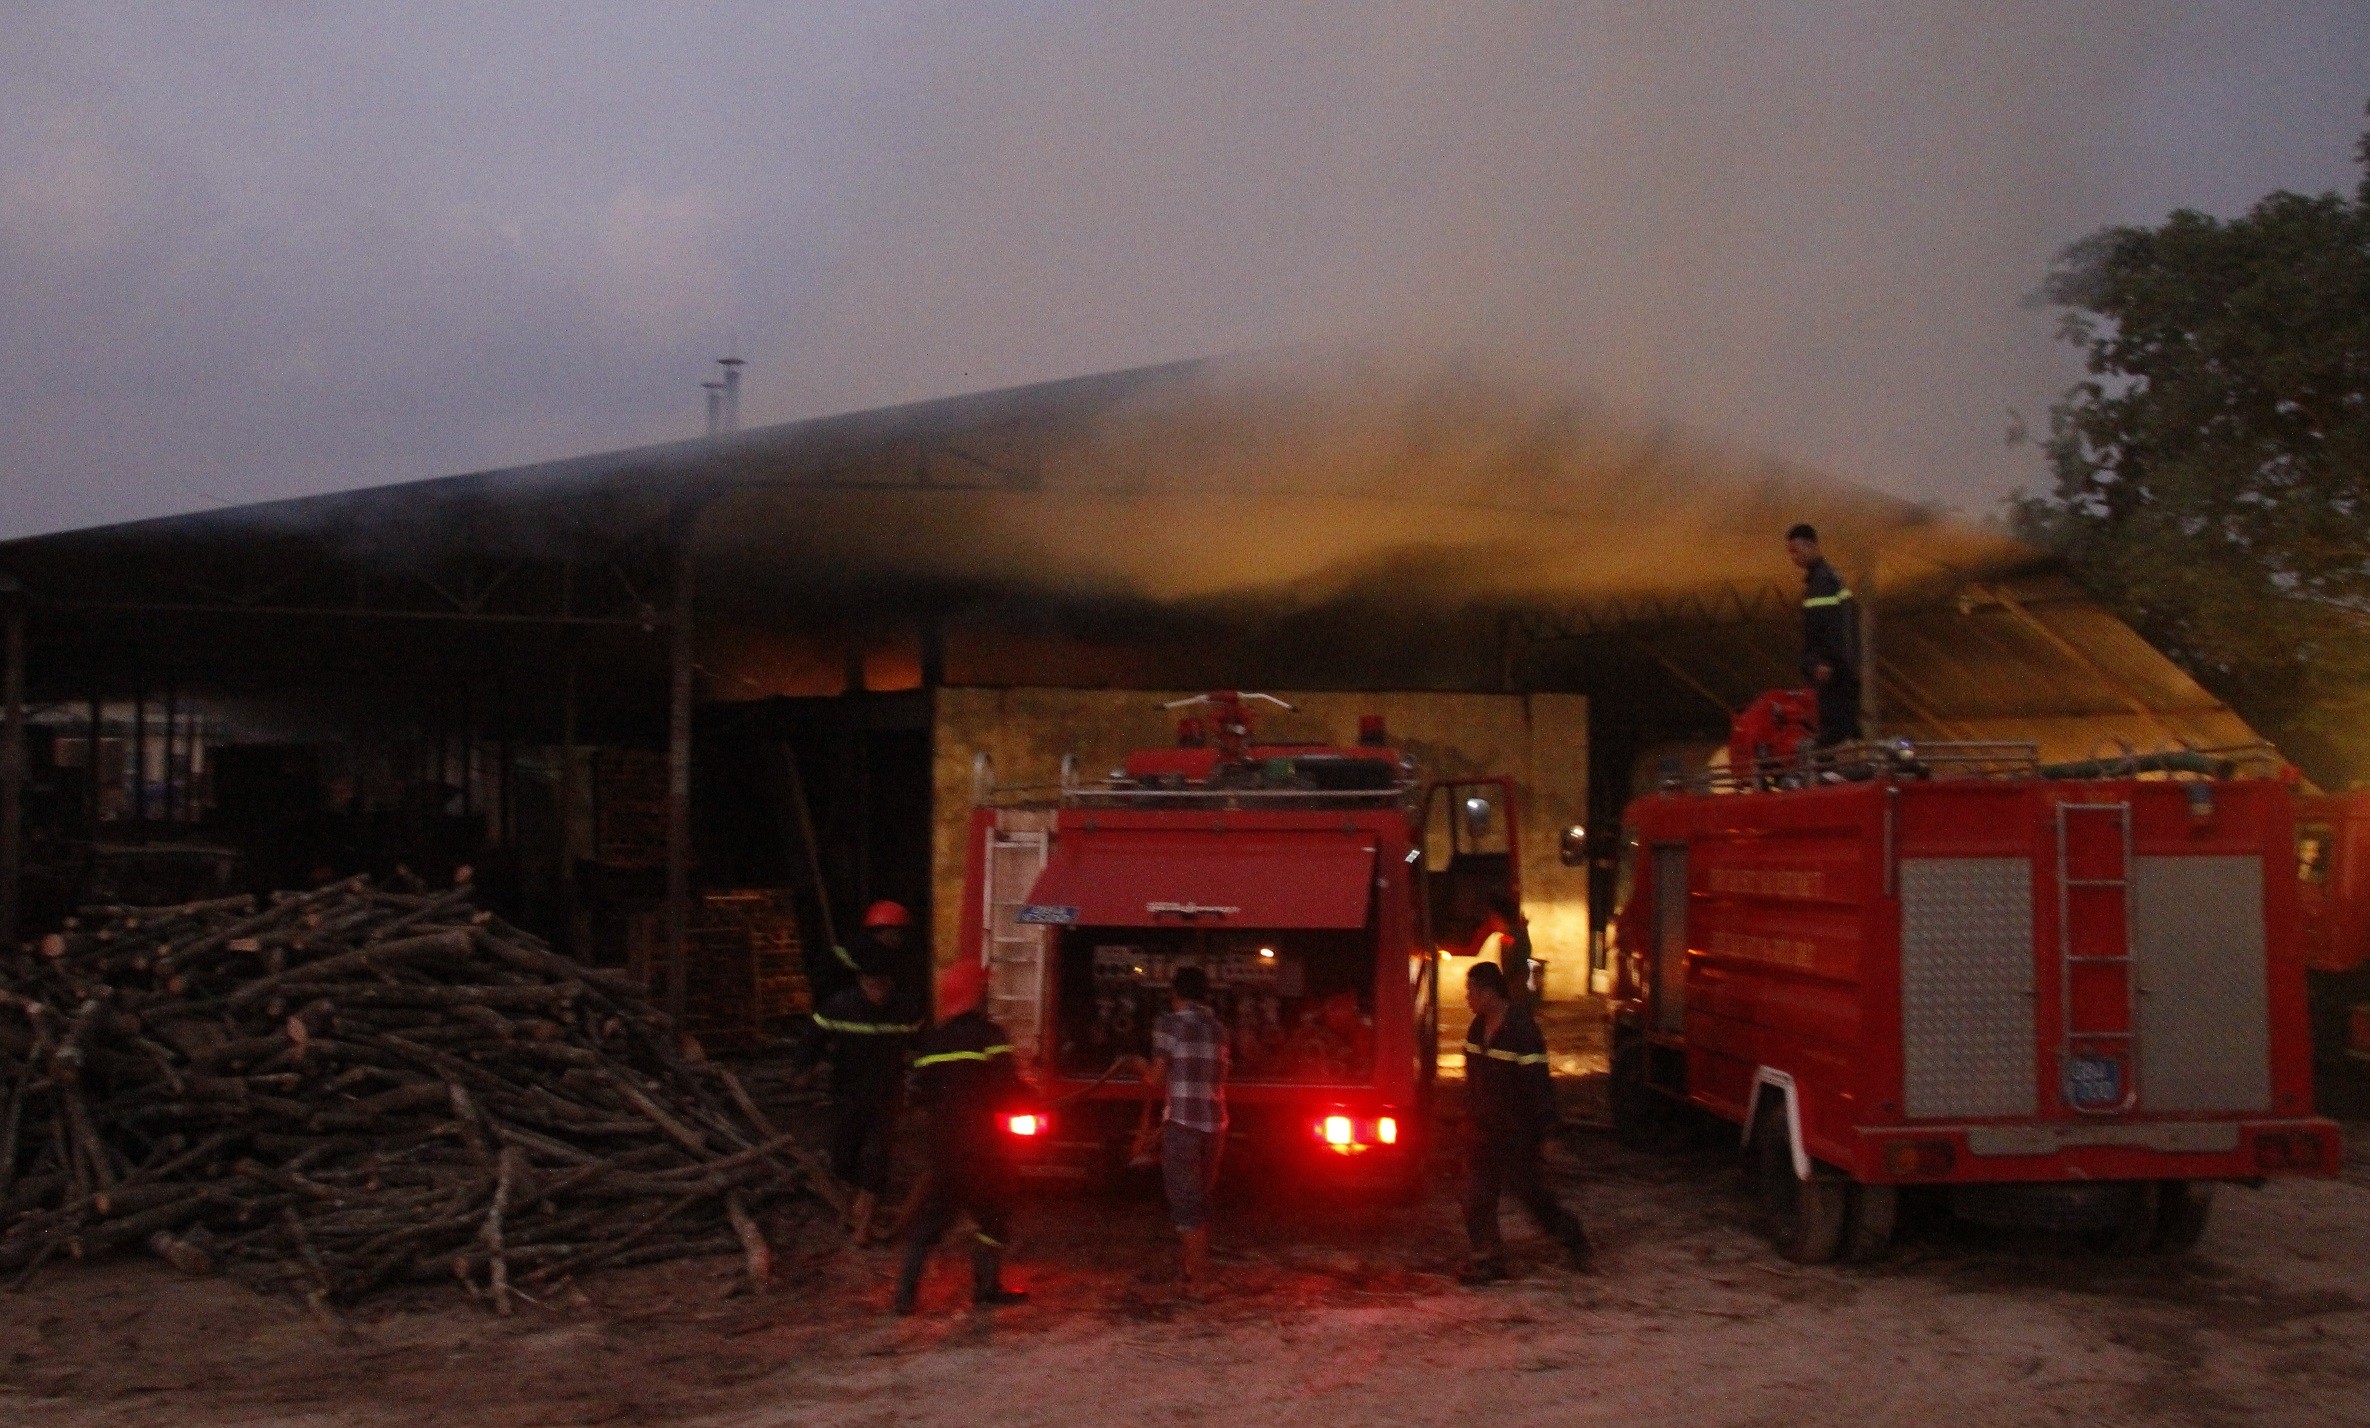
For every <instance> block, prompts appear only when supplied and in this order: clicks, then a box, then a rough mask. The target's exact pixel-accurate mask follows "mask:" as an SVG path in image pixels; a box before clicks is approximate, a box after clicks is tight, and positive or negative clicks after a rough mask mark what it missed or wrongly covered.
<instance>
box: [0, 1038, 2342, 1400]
mask: <svg viewBox="0 0 2370 1428" xmlns="http://www.w3.org/2000/svg"><path fill="white" fill-rule="evenodd" d="M1559 1020H1560V1019H1559ZM1571 1034H1572V1035H1575V1036H1578V1035H1581V1034H1583V1033H1582V1032H1580V1031H1579V1030H1578V1029H1573V1030H1572V1032H1571ZM1573 1055H1574V1062H1575V1064H1576V1065H1585V1064H1586V1063H1587V1062H1589V1061H1590V1060H1591V1059H1592V1058H1591V1057H1590V1056H1589V1054H1588V1052H1587V1051H1586V1050H1585V1049H1584V1050H1582V1051H1580V1052H1577V1053H1574V1054H1573ZM1594 1080H1595V1078H1593V1077H1580V1078H1574V1079H1573V1080H1572V1081H1571V1082H1570V1083H1569V1085H1568V1089H1569V1092H1570V1095H1571V1098H1572V1103H1573V1104H1572V1109H1573V1112H1574V1115H1575V1118H1576V1119H1578V1120H1582V1121H1585V1120H1587V1119H1589V1118H1590V1117H1591V1113H1592V1110H1593V1107H1592V1106H1591V1105H1590V1100H1591V1097H1592V1094H1593V1093H1594V1092H1595V1091H1596V1090H1597V1087H1596V1086H1595V1085H1594V1084H1592V1083H1593V1082H1594ZM1447 1099H1448V1100H1449V1101H1450V1102H1451V1108H1450V1110H1449V1111H1448V1113H1449V1114H1453V1099H1454V1097H1453V1092H1452V1094H1451V1096H1450V1097H1448V1098H1447ZM1553 1159H1554V1161H1555V1165H1556V1173H1557V1179H1558V1181H1559V1182H1560V1184H1561V1186H1562V1188H1563V1191H1564V1193H1565V1195H1566V1196H1567V1198H1568V1201H1569V1202H1570V1203H1571V1204H1573V1205H1574V1206H1575V1207H1576V1208H1577V1209H1579V1211H1580V1212H1581V1213H1582V1215H1583V1216H1584V1217H1585V1218H1586V1220H1587V1222H1588V1225H1589V1228H1590V1231H1591V1233H1592V1234H1593V1235H1594V1237H1595V1238H1596V1240H1597V1243H1598V1245H1599V1246H1600V1257H1601V1261H1602V1262H1601V1265H1600V1267H1599V1270H1598V1272H1596V1273H1593V1274H1589V1275H1574V1274H1571V1273H1569V1272H1567V1271H1566V1270H1564V1269H1562V1268H1561V1267H1559V1264H1558V1261H1557V1257H1556V1256H1555V1255H1553V1254H1551V1253H1549V1249H1550V1246H1548V1245H1547V1244H1546V1243H1545V1242H1544V1241H1542V1240H1540V1239H1538V1238H1537V1237H1536V1236H1535V1234H1534V1233H1533V1232H1532V1231H1531V1229H1530V1227H1529V1226H1528V1225H1527V1224H1521V1223H1519V1222H1518V1221H1517V1220H1516V1219H1515V1217H1513V1216H1511V1215H1510V1217H1509V1224H1508V1232H1509V1239H1510V1242H1511V1243H1512V1245H1513V1248H1514V1251H1515V1256H1516V1266H1517V1278H1516V1279H1515V1280H1514V1281H1513V1282H1511V1283H1508V1284H1504V1285H1500V1286H1494V1287H1491V1288H1488V1289H1485V1290H1466V1289H1461V1288H1459V1287H1458V1286H1457V1285H1456V1284H1455V1283H1454V1282H1453V1279H1452V1277H1451V1276H1452V1274H1453V1272H1454V1270H1455V1268H1456V1266H1457V1264H1458V1263H1459V1261H1460V1258H1461V1254H1460V1249H1461V1243H1460V1242H1461V1234H1460V1231H1459V1228H1458V1224H1457V1216H1456V1211H1455V1207H1454V1203H1453V1201H1454V1194H1453V1192H1454V1167H1453V1165H1451V1164H1449V1163H1447V1162H1446V1161H1445V1160H1443V1161H1441V1162H1440V1163H1438V1164H1436V1165H1435V1166H1434V1171H1435V1174H1434V1183H1433V1185H1432V1188H1431V1193H1430V1194H1429V1195H1428V1196H1427V1197H1425V1199H1424V1200H1423V1201H1422V1202H1421V1203H1419V1204H1416V1205H1413V1206H1407V1207H1390V1206H1380V1205H1365V1206H1346V1207H1345V1206H1343V1205H1341V1204H1338V1203H1331V1202H1317V1203H1297V1204H1296V1203H1289V1202H1286V1203H1277V1201H1276V1197H1272V1196H1269V1197H1254V1196H1250V1195H1247V1194H1245V1193H1241V1192H1240V1191H1239V1190H1238V1192H1237V1193H1235V1194H1233V1195H1231V1196H1230V1197H1228V1199H1227V1200H1226V1202H1225V1206H1224V1209H1225V1215H1224V1219H1223V1221H1222V1225H1221V1232H1220V1234H1221V1259H1222V1268H1223V1269H1224V1270H1225V1272H1226V1275H1227V1279H1228V1282H1227V1284H1226V1286H1225V1288H1224V1291H1223V1292H1222V1293H1221V1294H1220V1295H1219V1296H1218V1297H1217V1298H1215V1299H1214V1300H1212V1301H1210V1302H1207V1303H1202V1304H1192V1303H1188V1302H1186V1301H1184V1300H1182V1299H1181V1298H1180V1297H1179V1296H1178V1294H1177V1292H1176V1285H1175V1283H1174V1280H1173V1278H1172V1277H1171V1275H1170V1274H1169V1272H1168V1265H1167V1250H1168V1244H1169V1235H1168V1233H1167V1231H1166V1229H1165V1226H1164V1224H1163V1222H1162V1218H1161V1215H1160V1212H1159V1207H1158V1205H1157V1203H1156V1202H1155V1199H1154V1197H1153V1193H1152V1190H1151V1188H1150V1187H1149V1186H1148V1185H1144V1186H1123V1187H1117V1188H1114V1189H1108V1190H1103V1191H1094V1192H1089V1191H1082V1190H1065V1191H1058V1192H1057V1191H1048V1192H1047V1193H1045V1194H1044V1195H1042V1196H1040V1197H1038V1198H1036V1199H1035V1200H1034V1201H1033V1203H1032V1204H1031V1205H1030V1207H1029V1209H1028V1211H1027V1213H1026V1215H1025V1217H1024V1222H1023V1225H1022V1233H1021V1243H1020V1244H1019V1245H1018V1246H1017V1249H1016V1254H1015V1266H1014V1270H1013V1274H1012V1278H1013V1279H1014V1280H1015V1281H1016V1282H1017V1283H1018V1284H1020V1285H1021V1286H1023V1287H1025V1288H1027V1289H1029V1290H1030V1291H1031V1293H1032V1295H1033V1298H1032V1301H1031V1302H1030V1303H1029V1304H1028V1305H1027V1306H1025V1307H1022V1308H1018V1309H1012V1310H1005V1311H999V1312H997V1313H994V1314H992V1315H985V1316H981V1315H974V1314H971V1313H969V1312H967V1311H966V1310H965V1308H964V1307H963V1301H964V1300H965V1298H966V1297H967V1293H966V1288H965V1286H964V1285H963V1284H960V1283H959V1282H958V1281H959V1280H961V1279H963V1278H964V1275H963V1272H962V1266H961V1265H960V1264H959V1263H958V1261H957V1260H956V1258H955V1257H954V1256H953V1255H951V1254H949V1255H942V1257H941V1261H940V1263H939V1264H938V1265H937V1266H936V1268H935V1270H934V1273H933V1276H932V1279H931V1281H930V1283H929V1286H928V1288H927V1290H926V1292H925V1295H924V1302H923V1313H922V1315H921V1316H920V1317H918V1318H917V1319H914V1320H911V1321H899V1320H896V1319H893V1318H891V1317H889V1316H888V1315H887V1313H886V1312H885V1310H886V1305H887V1300H888V1282H889V1275H890V1273H891V1269H892V1258H891V1255H890V1254H889V1253H888V1252H881V1251H874V1252H868V1253H860V1252H856V1251H853V1250H848V1249H842V1248H835V1247H832V1246H829V1245H822V1244H813V1245H809V1246H807V1247H806V1248H805V1249H804V1250H803V1251H802V1250H796V1249H793V1250H792V1251H791V1252H788V1253H785V1254H784V1255H783V1257H782V1258H783V1261H784V1266H785V1274H784V1278H785V1281H786V1282H785V1283H784V1284H783V1285H782V1287H781V1288H780V1289H779V1290H777V1292H775V1293H773V1294H770V1295H766V1296H762V1297H749V1296H743V1297H727V1291H729V1290H730V1289H731V1288H732V1287H733V1284H734V1280H735V1266H734V1265H732V1264H728V1263H726V1262H724V1261H701V1262H693V1263H689V1264H682V1265H674V1266H659V1267H654V1268H651V1269H647V1270H640V1271H630V1272H625V1273H620V1274H616V1275H612V1276H607V1277H601V1278H596V1279H594V1280H592V1281H590V1282H589V1283H588V1284H587V1285H586V1286H585V1289H586V1291H587V1297H586V1298H584V1299H581V1300H575V1301H572V1302H565V1303H553V1304H551V1305H549V1306H548V1307H546V1308H542V1309H532V1310H528V1311H525V1312H523V1313H522V1315H521V1316H520V1317H518V1318H515V1319H512V1320H508V1321H504V1320H497V1319H494V1318H492V1317H491V1316H489V1315H487V1314H486V1313H485V1312H484V1311H482V1310H480V1309H477V1308H474V1307H472V1306H471V1305H469V1304H468V1303H467V1302H466V1301H465V1300H463V1299H462V1298H461V1297H460V1296H459V1294H458V1293H457V1292H455V1291H451V1290H442V1291H433V1290H422V1291H418V1292H417V1293H415V1294H413V1295H412V1296H410V1297H403V1298H396V1299H391V1300H387V1301H383V1302H378V1303H374V1304H373V1305H371V1306H368V1307H366V1308H365V1309H364V1310H362V1311H361V1312H359V1313H357V1314H355V1315H353V1316H351V1317H350V1318H348V1319H347V1320H345V1321H343V1322H339V1323H335V1324H329V1323H323V1322H318V1321H316V1320H314V1319H313V1318H311V1317H308V1315H307V1314H306V1312H305V1311H304V1309H303V1308H302V1306H299V1305H294V1304H290V1303H287V1302H284V1301H280V1300H269V1299H260V1298H257V1297H256V1296H254V1295H253V1294H250V1293H248V1292H247V1291H245V1290H243V1289H240V1288H238V1287H236V1286H235V1285H231V1284H227V1283H223V1282H220V1281H216V1280H204V1279H187V1278H182V1277H179V1276H176V1275H175V1274H174V1273H173V1272H172V1271H170V1270H169V1269H166V1268H165V1267H163V1266H162V1265H153V1264H149V1263H146V1262H136V1261H122V1262H113V1263H107V1264H100V1265H91V1266H76V1267H70V1268H68V1269H66V1270H65V1271H63V1272H58V1273H52V1274H47V1275H45V1276H44V1277H43V1278H40V1279H37V1280H36V1281H35V1282H34V1283H33V1284H32V1285H31V1286H30V1287H29V1288H28V1289H27V1290H26V1291H25V1292H23V1293H18V1294H9V1293H5V1292H0V1424H6V1425H24V1428H67V1426H68V1425H75V1428H81V1425H99V1424H132V1423H140V1424H148V1423H154V1422H160V1421H161V1422H172V1423H176V1424H189V1425H216V1424H286V1425H298V1424H303V1425H314V1424H321V1425H329V1424H336V1425H349V1424H350V1425H406V1428H425V1425H433V1424H456V1425H457V1424H471V1425H496V1428H510V1426H511V1425H530V1424H532V1425H541V1424H551V1425H568V1424H609V1423H622V1424H655V1423H665V1424H702V1425H707V1424H714V1425H735V1428H738V1425H749V1428H772V1425H790V1424H797V1425H810V1424H811V1425H843V1424H846V1425H853V1424H892V1423H894V1424H949V1425H953V1424H962V1425H973V1426H974V1428H976V1425H980V1424H986V1423H995V1424H1006V1423H1016V1424H1033V1423H1043V1424H1064V1425H1075V1424H1095V1425H1103V1424H1109V1423H1122V1422H1157V1423H1194V1422H1205V1421H1206V1422H1225V1423H1229V1424H1234V1423H1308V1424H1319V1423H1321V1424H1325V1425H1328V1428H1338V1425H1342V1424H1400V1423H1408V1424H1413V1423H1437V1422H1444V1421H1480V1420H1482V1419H1483V1418H1484V1417H1485V1416H1486V1415H1501V1414H1502V1415H1506V1416H1509V1417H1511V1418H1518V1419H1523V1420H1529V1421H1546V1422H1559V1423H1582V1422H1597V1421H1605V1422H1658V1423H1683V1424H1693V1423H1706V1424H1711V1423H1718V1424H1756V1423H1771V1424H1776V1423H1789V1424H1790V1423H1797V1422H1805V1421H1818V1420H1824V1421H1832V1422H1877V1421H1881V1422H1894V1421H1926V1422H1937V1423H1945V1422H1946V1423H1949V1424H1951V1425H1952V1428H1972V1425H1979V1424H2010V1423H2014V1424H2026V1423H2042V1422H2068V1423H2081V1424H2085V1425H2096V1424H2124V1423H2200V1424H2219V1423H2234V1424H2235V1423H2351V1424H2370V1123H2355V1124H2353V1125H2351V1126H2349V1158H2348V1164H2347V1168H2346V1172H2345V1175H2344V1176H2343V1177H2342V1178H2340V1179H2337V1180H2323V1181H2301V1182H2287V1183H2283V1184H2278V1185H2274V1186H2271V1187H2268V1188H2265V1189H2261V1190H2247V1189H2242V1188H2226V1189H2224V1190H2222V1191H2221V1193H2220V1196H2219V1199H2218V1200H2217V1203H2216V1206H2215V1211H2214V1215H2215V1219H2214V1223H2213V1227H2212V1228H2211V1229H2210V1230H2209V1231H2208V1233H2207V1236H2206V1240H2205V1243H2204V1245H2203V1247H2202V1248H2201V1249H2200V1250H2199V1251H2198V1252H2197V1253H2196V1254H2195V1255H2193V1256H2190V1257H2188V1258H2185V1259H2180V1260H2172V1261H2149V1260H2141V1261H2129V1260H2115V1259H2109V1258H2105V1257H2102V1256H2098V1255H2094V1254H2089V1253H2086V1252H2084V1251H2082V1250H2080V1249H2078V1248H2076V1247H2073V1246H2070V1245H2068V1244H2065V1243H2061V1242H2055V1241H2051V1240H2048V1239H2045V1238H2041V1237H2032V1236H2024V1237H2019V1236H2008V1235H2000V1234H1986V1233H1982V1232H1978V1231H1974V1230H1971V1229H1967V1228H1963V1227H1959V1226H1955V1225H1950V1224H1947V1223H1928V1224H1924V1225H1920V1226H1916V1227H1913V1228H1912V1229H1911V1230H1909V1231H1908V1232H1907V1233H1906V1234H1905V1236H1904V1240H1903V1242H1902V1243H1901V1244H1900V1245H1899V1246H1897V1247H1896V1249H1895V1250H1894V1251H1893V1253H1892V1254H1891V1256H1890V1257H1889V1258H1887V1259H1886V1260H1885V1261H1883V1262H1882V1263H1879V1264H1876V1265H1873V1266H1869V1267H1865V1268H1854V1269H1805V1268H1800V1267H1797V1266H1793V1265H1788V1264H1786V1263H1784V1262H1782V1261H1780V1260H1779V1259H1777V1258H1776V1257H1775V1256H1774V1255H1773V1254H1772V1253H1770V1252H1769V1251H1768V1250H1767V1249H1766V1248H1765V1247H1764V1246H1763V1245H1762V1244H1761V1242H1760V1241H1759V1240H1758V1239H1757V1238H1756V1237H1755V1236H1754V1234H1753V1233H1752V1230H1751V1202H1750V1198H1749V1194H1748V1190H1747V1186H1746V1182H1745V1179H1744V1176H1743V1174H1742V1173H1741V1172H1740V1170H1739V1168H1738V1165H1737V1162H1736V1158H1735V1156H1734V1154H1733V1152H1732V1150H1730V1149H1729V1148H1728V1147H1726V1146H1724V1145H1722V1144H1720V1143H1718V1142H1717V1141H1716V1140H1714V1139H1712V1138H1710V1137H1706V1138H1705V1140H1704V1141H1703V1142H1702V1143H1701V1144H1699V1145H1698V1146H1696V1147H1695V1148H1694V1149H1692V1150H1686V1151H1681V1152H1678V1153H1674V1154H1670V1155H1662V1156H1644V1155H1638V1154H1634V1153H1631V1152H1628V1151H1625V1150H1622V1149H1621V1148H1619V1147H1618V1146H1616V1145H1615V1144H1614V1143H1613V1142H1612V1141H1611V1139H1610V1138H1609V1137H1607V1136H1604V1135H1602V1134H1599V1133H1596V1132H1593V1131H1590V1130H1586V1129H1578V1130H1575V1131H1573V1132H1572V1133H1570V1134H1569V1135H1567V1136H1566V1137H1565V1138H1564V1141H1563V1143H1562V1144H1561V1145H1559V1146H1558V1147H1557V1148H1556V1149H1555V1151H1554V1153H1553Z"/></svg>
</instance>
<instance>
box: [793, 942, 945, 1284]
mask: <svg viewBox="0 0 2370 1428" xmlns="http://www.w3.org/2000/svg"><path fill="white" fill-rule="evenodd" d="M921 1029H922V1013H921V1008H920V1007H919V1006H918V1005H917V1004H916V1003H915V1002H914V1001H913V1000H912V999H911V998H910V997H907V996H906V995H904V994H903V993H902V992H901V991H899V990H898V987H897V981H896V967H895V966H894V964H892V963H891V962H890V961H889V960H888V958H887V955H886V954H885V953H884V952H882V951H881V949H878V948H874V947H867V948H865V949H864V952H863V957H862V960H861V961H860V962H859V964H858V972H857V977H856V984H855V985H854V986H852V987H847V988H843V989H842V990H840V991H838V992H835V993H833V994H832V996H831V997H830V998H829V999H827V1000H826V1001H825V1002H824V1003H823V1005H822V1006H821V1007H820V1008H819V1009H818V1010H817V1011H816V1012H815V1033H814V1035H813V1036H811V1037H809V1038H808V1039H807V1041H806V1043H805V1044H804V1045H803V1046H802V1047H800V1048H799V1053H798V1057H797V1060H798V1062H799V1064H800V1065H801V1066H803V1067H808V1068H811V1067H812V1066H813V1065H814V1064H815V1063H816V1062H818V1061H828V1062H830V1063H831V1173H832V1174H833V1175H836V1176H837V1177H839V1179H840V1181H841V1182H842V1183H843V1184H845V1185H846V1186H848V1188H849V1189H850V1190H852V1191H853V1192H854V1198H853V1201H852V1203H851V1205H850V1207H849V1210H848V1227H849V1229H851V1230H852V1231H854V1233H855V1237H856V1243H857V1244H858V1245H868V1244H870V1243H872V1222H873V1216H874V1214H875V1213H876V1212H877V1211H878V1210H879V1208H880V1197H881V1195H882V1193H883V1192H884V1191H886V1190H887V1189H888V1186H889V1147H890V1145H891V1143H892V1142H893V1140H894V1138H895V1136H896V1133H897V1116H898V1113H899V1111H900V1110H902V1109H903V1107H904V1104H905V1065H906V1058H907V1056H908V1054H909V1053H910V1051H911V1049H912V1046H913V1038H914V1035H915V1033H917V1032H919V1031H920V1030H921Z"/></svg>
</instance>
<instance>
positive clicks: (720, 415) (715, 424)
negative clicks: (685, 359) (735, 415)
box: [700, 382, 724, 437]
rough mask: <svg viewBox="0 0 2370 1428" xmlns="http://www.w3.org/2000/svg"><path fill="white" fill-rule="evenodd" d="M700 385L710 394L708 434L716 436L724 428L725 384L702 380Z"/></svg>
mask: <svg viewBox="0 0 2370 1428" xmlns="http://www.w3.org/2000/svg"><path fill="white" fill-rule="evenodd" d="M700 386H701V388H702V389H704V390H705V391H706V392H707V394H708V435H709V436H711V437H714V436H717V435H719V434H721V433H722V432H723V430H724V384H723V383H722V382H702V383H700Z"/></svg>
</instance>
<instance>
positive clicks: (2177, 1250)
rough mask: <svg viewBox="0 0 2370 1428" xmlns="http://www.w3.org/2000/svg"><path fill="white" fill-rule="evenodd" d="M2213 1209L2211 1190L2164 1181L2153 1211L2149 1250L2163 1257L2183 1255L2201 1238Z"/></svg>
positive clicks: (2197, 1184) (2189, 1183)
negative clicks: (2157, 1202) (2161, 1196)
mask: <svg viewBox="0 0 2370 1428" xmlns="http://www.w3.org/2000/svg"><path fill="white" fill-rule="evenodd" d="M2213 1209H2214V1187H2213V1186H2211V1185H2208V1184H2203V1183H2201V1182H2199V1181H2195V1180H2167V1181H2165V1182H2164V1190H2163V1199H2162V1201H2161V1203H2160V1204H2159V1205H2158V1206H2157V1211H2156V1239H2155V1242H2154V1243H2153V1244H2152V1245H2151V1246H2150V1248H2152V1249H2155V1250H2159V1251H2161V1252H2163V1253H2165V1254H2187V1253H2188V1252H2189V1251H2190V1250H2193V1249H2195V1248H2197V1242H2198V1241H2199V1240H2201V1239H2203V1238H2205V1222H2206V1219H2207V1217H2208V1216H2210V1215H2211V1214H2212V1213H2213Z"/></svg>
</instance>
